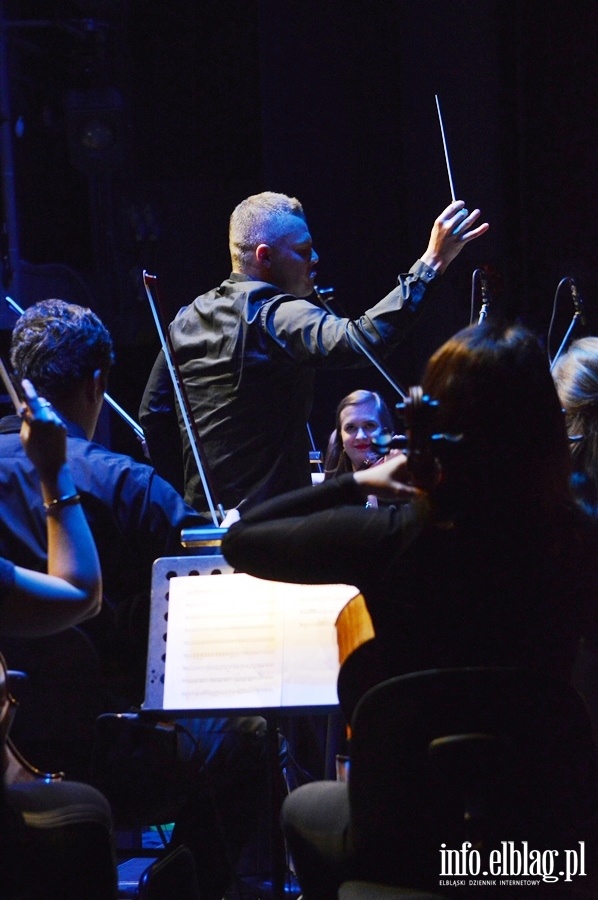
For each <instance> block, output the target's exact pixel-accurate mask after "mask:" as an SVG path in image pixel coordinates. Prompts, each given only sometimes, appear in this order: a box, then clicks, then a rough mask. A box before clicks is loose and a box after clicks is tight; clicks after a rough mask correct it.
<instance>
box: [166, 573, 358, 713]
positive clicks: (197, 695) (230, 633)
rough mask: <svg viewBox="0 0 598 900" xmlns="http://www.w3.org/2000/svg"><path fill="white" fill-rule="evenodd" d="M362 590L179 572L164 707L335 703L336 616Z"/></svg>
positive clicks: (173, 586) (172, 597) (172, 588)
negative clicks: (181, 575)
mask: <svg viewBox="0 0 598 900" xmlns="http://www.w3.org/2000/svg"><path fill="white" fill-rule="evenodd" d="M357 593H359V592H358V590H357V588H355V587H353V586H351V585H346V584H323V585H312V584H310V585H303V584H286V583H282V582H275V581H265V580H263V579H261V578H254V577H252V576H251V575H241V574H238V575H209V576H183V577H176V578H172V579H171V580H170V583H169V599H168V638H167V643H166V648H167V649H166V663H165V676H164V709H181V710H184V709H189V710H192V709H202V710H203V709H239V708H243V709H251V708H276V707H284V706H333V705H335V704H336V703H337V702H338V698H337V694H336V679H337V675H338V668H339V663H338V648H337V642H336V631H335V627H334V622H335V620H336V618H337V616H338V614H339V612H340V611H341V609H342V608H343V607H344V606H345V604H346V603H347V602H348V601H349V600H350V599H351V597H354V596H355V595H356V594H357ZM165 625H166V623H165Z"/></svg>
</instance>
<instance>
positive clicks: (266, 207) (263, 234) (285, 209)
mask: <svg viewBox="0 0 598 900" xmlns="http://www.w3.org/2000/svg"><path fill="white" fill-rule="evenodd" d="M289 216H299V217H300V218H301V219H305V213H304V212H303V207H302V205H301V203H300V202H299V200H297V198H296V197H287V195H286V194H276V193H274V191H263V192H262V193H261V194H253V195H252V196H251V197H247V199H245V200H243V201H242V202H241V203H239V205H238V206H237V207H235V209H234V210H233V213H232V215H231V217H230V226H229V232H228V236H229V246H230V255H231V259H232V262H233V265H237V266H240V267H241V269H242V268H243V264H244V263H248V262H249V261H250V259H251V257H252V255H253V252H254V251H255V248H256V247H257V246H259V244H275V243H276V242H277V241H278V240H279V239H280V238H281V237H282V235H283V234H284V233H285V232H286V230H287V228H288V221H287V220H288V217H289Z"/></svg>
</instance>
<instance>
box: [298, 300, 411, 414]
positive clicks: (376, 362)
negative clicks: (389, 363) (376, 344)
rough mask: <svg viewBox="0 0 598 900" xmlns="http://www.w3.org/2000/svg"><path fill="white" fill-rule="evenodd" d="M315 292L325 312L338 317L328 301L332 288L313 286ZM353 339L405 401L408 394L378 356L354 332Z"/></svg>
mask: <svg viewBox="0 0 598 900" xmlns="http://www.w3.org/2000/svg"><path fill="white" fill-rule="evenodd" d="M315 292H316V297H317V298H318V300H319V301H320V303H321V304H322V306H323V307H324V309H325V310H326V312H329V313H330V315H331V316H335V317H337V318H338V315H337V313H336V312H335V311H334V309H333V308H332V306H331V305H330V301H331V300H334V289H333V288H315ZM341 315H343V316H344V313H343V310H342V309H341ZM345 318H346V317H345ZM353 339H354V340H355V343H356V344H357V346H358V347H359V349H360V350H361V352H362V353H363V355H364V356H365V357H366V359H369V361H370V362H371V363H372V365H374V366H375V367H376V368H377V369H378V371H379V372H380V374H381V375H383V376H384V378H386V380H387V381H388V383H389V385H390V386H391V388H393V390H395V391H396V392H397V394H398V395H399V397H400V398H401V400H403V401H405V400H406V399H407V398H408V396H409V394H408V393H407V392H406V391H405V390H404V388H402V387H401V385H400V384H399V383H398V382H397V381H395V379H394V378H393V377H392V375H391V374H390V372H389V371H388V370H387V369H386V368H385V367H384V366H383V365H382V363H381V362H380V360H379V359H378V357H377V356H375V355H374V353H373V352H372V351H371V350H370V348H369V347H367V346H366V345H365V343H364V341H363V340H362V339H361V336H360V335H359V334H354V335H353Z"/></svg>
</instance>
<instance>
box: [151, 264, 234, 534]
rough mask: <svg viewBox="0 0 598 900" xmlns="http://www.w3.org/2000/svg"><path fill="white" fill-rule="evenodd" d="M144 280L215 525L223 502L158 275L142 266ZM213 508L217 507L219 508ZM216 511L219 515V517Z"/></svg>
mask: <svg viewBox="0 0 598 900" xmlns="http://www.w3.org/2000/svg"><path fill="white" fill-rule="evenodd" d="M143 284H144V287H145V292H146V294H147V299H148V300H149V304H150V307H151V310H152V315H153V317H154V322H155V323H156V329H157V331H158V337H159V338H160V344H161V345H162V350H163V352H164V357H165V359H166V364H167V366H168V371H169V373H170V378H171V380H172V384H173V387H174V392H175V395H176V398H177V401H178V404H179V407H180V409H181V415H182V416H183V422H184V423H185V428H186V431H187V436H188V438H189V443H190V444H191V449H192V451H193V458H194V459H195V464H196V466H197V471H198V472H199V477H200V479H201V484H202V487H203V489H204V493H205V495H206V500H207V502H208V507H209V510H210V515H211V517H212V521H213V523H214V525H215V526H216V528H218V527H220V522H221V521H222V519H223V518H224V509H223V507H222V505H221V504H220V503H218V502H217V500H216V494H215V491H214V487H213V485H212V483H211V479H210V476H209V469H208V467H207V463H206V460H205V453H204V451H203V447H202V445H201V441H200V438H199V433H198V431H197V425H196V424H195V417H194V416H193V411H192V409H191V404H190V402H189V397H188V395H187V391H186V390H185V385H184V382H183V378H182V376H181V372H180V369H179V367H178V363H177V361H176V355H175V352H174V347H173V345H172V339H171V337H170V331H169V329H168V328H167V327H166V326H165V325H164V322H165V321H166V316H165V314H164V313H165V307H164V302H163V300H162V296H161V293H160V290H159V288H158V279H157V278H156V276H155V275H150V274H149V273H148V272H146V271H145V269H144V271H143ZM216 510H218V512H217V511H216ZM219 515H220V519H219V518H218V516H219Z"/></svg>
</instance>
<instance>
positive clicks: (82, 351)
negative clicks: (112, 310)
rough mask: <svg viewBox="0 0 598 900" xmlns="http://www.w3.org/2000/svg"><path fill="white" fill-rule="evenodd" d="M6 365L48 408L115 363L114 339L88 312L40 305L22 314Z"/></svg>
mask: <svg viewBox="0 0 598 900" xmlns="http://www.w3.org/2000/svg"><path fill="white" fill-rule="evenodd" d="M10 360H11V363H12V367H13V369H14V372H15V375H16V377H17V378H18V380H19V381H21V380H22V379H23V378H28V379H29V380H30V381H31V382H32V383H33V384H34V385H35V388H36V390H37V391H38V393H39V394H40V395H42V396H44V397H46V398H47V399H48V400H51V401H52V402H54V401H57V400H60V398H62V397H65V396H68V395H69V393H70V392H71V390H72V387H73V385H74V384H76V383H78V382H81V381H83V380H84V379H85V378H87V377H88V376H89V375H92V374H93V373H94V372H95V371H96V370H97V369H99V370H100V371H101V372H102V373H104V374H107V373H108V371H109V369H110V366H111V365H112V363H113V362H114V350H113V344H112V338H111V337H110V334H109V332H108V330H107V329H106V328H105V326H104V325H103V324H102V322H101V321H100V319H99V318H98V317H97V316H96V314H95V313H94V312H92V310H91V309H86V308H85V307H82V306H77V305H75V304H74V303H67V302H66V301H65V300H42V301H41V302H40V303H36V304H35V305H34V306H30V307H29V309H26V310H25V312H24V313H23V315H22V316H20V318H19V319H18V321H17V323H16V325H15V327H14V329H13V333H12V339H11V347H10Z"/></svg>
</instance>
